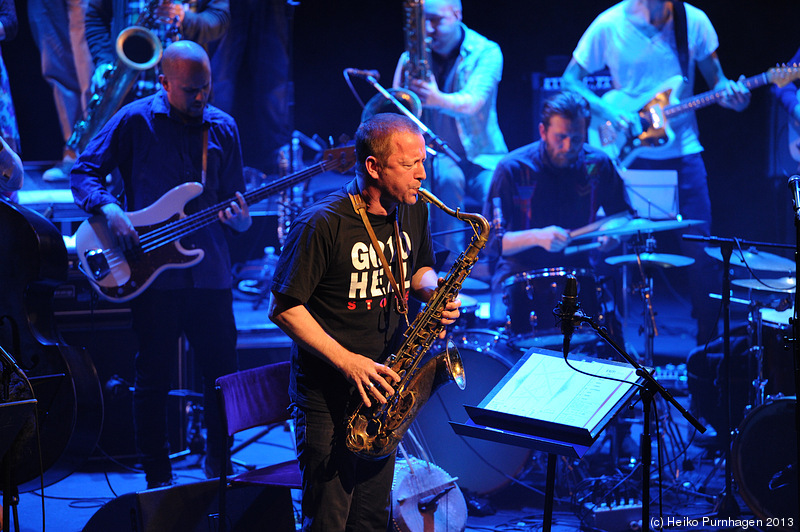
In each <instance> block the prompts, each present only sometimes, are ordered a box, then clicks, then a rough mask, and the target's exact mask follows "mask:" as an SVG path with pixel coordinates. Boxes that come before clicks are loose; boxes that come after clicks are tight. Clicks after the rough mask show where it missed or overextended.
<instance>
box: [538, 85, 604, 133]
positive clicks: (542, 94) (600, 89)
mask: <svg viewBox="0 0 800 532" xmlns="http://www.w3.org/2000/svg"><path fill="white" fill-rule="evenodd" d="M583 82H584V83H585V84H586V86H587V87H589V88H590V89H591V90H592V92H594V93H595V94H596V95H598V96H602V95H603V94H605V93H606V92H608V91H609V90H611V89H612V88H613V86H612V84H611V76H609V75H607V74H597V75H594V76H586V77H585V78H584V79H583ZM531 86H532V88H533V129H534V131H535V133H534V137H536V138H537V139H538V137H539V134H538V131H539V122H541V116H542V105H544V101H545V100H546V99H547V98H549V97H550V96H552V95H553V94H555V93H557V92H559V91H561V90H562V89H563V87H562V80H561V76H553V75H550V74H545V73H543V72H534V73H533V74H531Z"/></svg>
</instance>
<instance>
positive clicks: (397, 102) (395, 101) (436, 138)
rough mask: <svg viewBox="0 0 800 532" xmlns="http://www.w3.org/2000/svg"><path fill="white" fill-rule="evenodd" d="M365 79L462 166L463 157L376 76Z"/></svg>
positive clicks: (365, 77)
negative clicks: (379, 81)
mask: <svg viewBox="0 0 800 532" xmlns="http://www.w3.org/2000/svg"><path fill="white" fill-rule="evenodd" d="M364 79H366V80H367V83H369V84H370V85H372V86H373V87H375V90H376V91H378V92H379V93H381V94H382V95H383V97H384V98H386V99H387V100H389V101H390V102H392V103H393V104H394V106H395V107H397V109H398V110H399V111H400V112H402V113H403V114H404V115H406V116H407V117H408V118H409V119H411V121H412V122H414V123H415V124H416V125H417V127H419V128H420V129H421V130H422V132H423V133H424V134H425V135H427V136H428V137H430V139H431V141H432V142H433V143H434V144H435V145H436V147H437V148H438V149H439V150H441V151H443V152H444V153H446V154H447V156H448V157H450V158H451V159H453V160H454V161H455V162H456V163H457V164H461V157H459V156H458V155H457V154H456V152H454V151H453V150H452V148H450V146H448V145H447V143H446V142H445V141H444V139H442V138H441V137H440V136H439V135H437V134H436V133H434V132H433V131H431V129H430V128H429V127H428V126H426V125H425V124H423V123H422V121H421V120H420V119H419V118H417V117H416V115H414V113H412V112H411V111H409V110H408V108H407V107H406V106H405V105H403V104H402V103H401V102H400V100H398V99H397V98H395V97H394V95H393V94H392V93H390V92H389V91H387V90H386V89H384V88H383V87H382V86H381V84H380V83H378V80H377V79H375V76H372V75H367V76H364Z"/></svg>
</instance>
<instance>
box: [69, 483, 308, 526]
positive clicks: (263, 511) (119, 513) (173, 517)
mask: <svg viewBox="0 0 800 532" xmlns="http://www.w3.org/2000/svg"><path fill="white" fill-rule="evenodd" d="M226 504H227V510H226V514H227V515H226V517H225V519H226V523H227V527H226V528H227V530H229V531H231V532H237V531H239V532H250V531H253V530H271V531H273V530H274V531H277V532H279V531H294V530H295V523H294V511H293V508H292V497H291V491H290V490H289V489H288V488H284V487H273V486H266V487H265V486H236V485H234V486H233V487H231V488H229V489H228V491H227V494H226ZM218 511H219V481H218V480H206V481H203V482H195V483H192V484H183V485H180V486H171V487H168V488H161V489H154V490H148V491H141V492H137V493H128V494H125V495H121V496H119V497H117V498H116V499H114V500H112V501H110V502H108V503H106V504H105V505H104V506H103V507H102V508H100V509H99V510H98V511H97V513H95V514H94V515H93V516H92V518H91V519H89V522H88V523H86V526H85V527H84V528H83V532H108V531H109V530H115V531H118V532H124V531H126V530H130V531H131V532H134V531H135V532H207V531H208V530H217V529H218V528H219V516H218V513H217V512H218Z"/></svg>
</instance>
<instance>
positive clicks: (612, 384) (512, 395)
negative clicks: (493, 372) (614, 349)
mask: <svg viewBox="0 0 800 532" xmlns="http://www.w3.org/2000/svg"><path fill="white" fill-rule="evenodd" d="M571 363H572V364H573V365H575V366H577V367H579V368H580V369H581V370H583V371H586V372H587V373H590V374H591V375H604V376H609V377H613V378H615V379H619V380H618V381H610V380H605V379H598V378H596V377H593V376H590V375H586V374H583V373H578V372H576V371H574V370H573V369H572V368H570V367H569V366H567V364H566V363H565V362H564V360H563V359H562V358H561V354H560V353H558V352H556V351H550V350H546V349H539V348H537V347H533V348H531V349H529V350H528V351H527V353H525V355H524V356H523V357H522V358H521V359H520V360H519V361H518V362H517V363H516V364H515V365H514V367H513V368H511V370H510V371H509V372H508V373H507V374H506V376H505V377H504V378H503V379H502V380H501V381H500V382H499V383H498V384H497V385H496V386H495V387H494V388H493V389H492V391H491V392H489V394H488V395H487V396H486V397H485V398H484V399H483V400H482V401H481V402H480V404H479V405H477V406H473V405H464V408H465V409H466V410H467V413H468V414H469V417H470V420H469V421H468V422H467V423H456V422H450V425H451V426H452V427H453V430H454V431H455V432H456V433H457V434H460V435H463V436H470V437H474V438H480V439H485V440H490V441H494V442H498V443H506V444H509V445H516V446H519V447H527V448H530V449H534V450H538V451H542V452H546V453H547V480H546V487H545V506H544V517H543V529H544V530H545V531H549V530H550V529H551V526H552V518H553V496H554V492H555V466H556V460H555V457H556V455H562V456H567V457H569V458H581V457H582V456H583V455H584V454H585V453H586V451H588V449H589V447H591V446H592V444H593V443H594V442H595V441H596V440H597V437H598V436H599V435H600V433H601V432H602V431H603V429H604V428H605V427H606V425H607V424H608V423H609V421H611V419H612V418H613V417H614V416H615V415H616V414H617V412H619V411H620V410H621V409H622V408H623V407H624V406H625V405H626V404H627V402H628V400H629V399H630V398H631V396H632V395H633V394H634V392H635V391H636V388H637V386H639V384H640V382H641V380H642V378H641V377H640V376H639V375H638V374H637V372H636V370H635V369H634V368H632V367H631V366H629V365H627V364H623V363H619V362H614V361H608V360H599V359H594V358H591V357H583V358H581V359H579V358H578V357H577V356H576V357H574V358H573V360H571ZM545 398H546V400H545Z"/></svg>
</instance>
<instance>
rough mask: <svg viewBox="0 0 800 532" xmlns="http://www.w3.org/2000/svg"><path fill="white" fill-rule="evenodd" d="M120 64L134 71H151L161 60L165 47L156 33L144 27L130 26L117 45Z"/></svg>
mask: <svg viewBox="0 0 800 532" xmlns="http://www.w3.org/2000/svg"><path fill="white" fill-rule="evenodd" d="M114 48H115V50H116V52H117V57H118V58H119V60H120V62H121V63H122V64H123V65H124V66H126V67H128V68H130V69H132V70H149V69H151V68H153V67H154V66H156V65H157V64H158V62H159V61H160V60H161V54H162V52H163V46H162V44H161V40H160V39H159V38H158V37H157V36H156V34H155V33H153V32H152V31H150V30H149V29H147V28H144V27H142V26H128V27H127V28H125V29H124V30H122V31H121V32H120V33H119V36H118V37H117V42H116V45H115V47H114Z"/></svg>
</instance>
